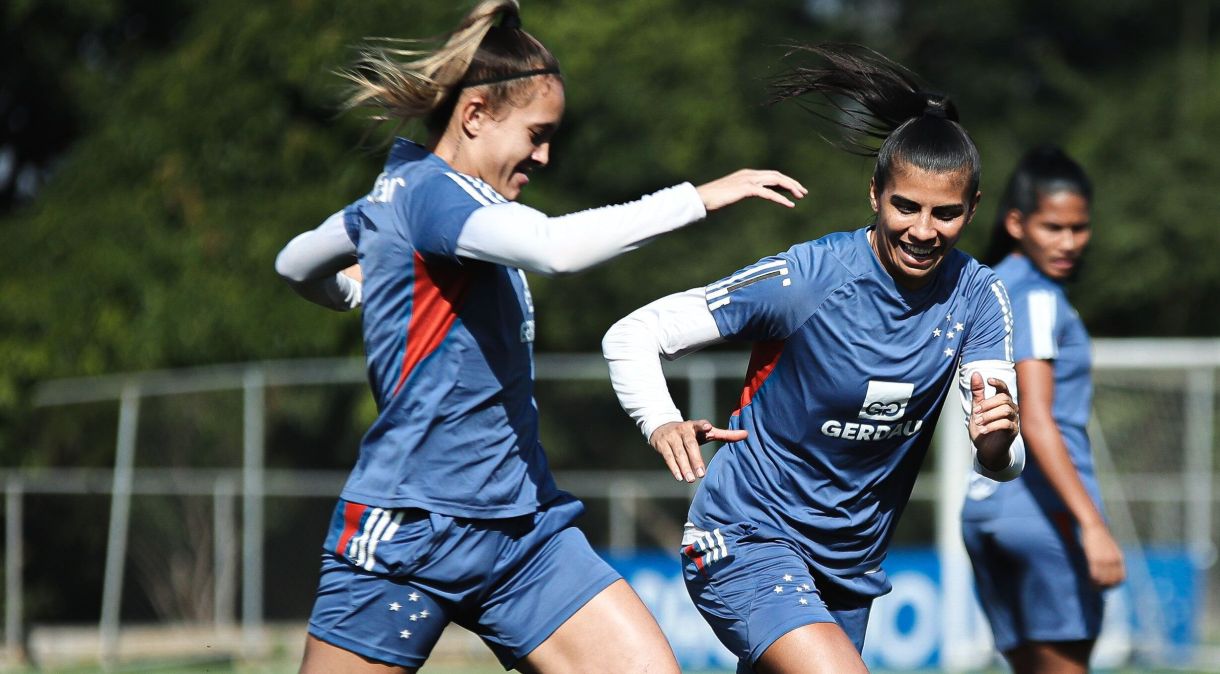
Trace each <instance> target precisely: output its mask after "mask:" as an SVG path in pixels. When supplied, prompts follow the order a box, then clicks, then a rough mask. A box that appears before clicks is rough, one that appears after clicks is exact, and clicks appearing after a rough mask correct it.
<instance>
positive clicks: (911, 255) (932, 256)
mask: <svg viewBox="0 0 1220 674" xmlns="http://www.w3.org/2000/svg"><path fill="white" fill-rule="evenodd" d="M898 248H899V250H901V251H902V252H903V254H904V257H906V258H907V260H908V264H910V265H911V266H913V267H918V268H927V267H929V266H931V265H932V264H933V263H934V262H935V261H936V257H937V252H938V251H939V250H940V246H918V245H915V244H913V243H907V242H905V241H899V242H898Z"/></svg>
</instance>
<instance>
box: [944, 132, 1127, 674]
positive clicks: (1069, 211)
mask: <svg viewBox="0 0 1220 674" xmlns="http://www.w3.org/2000/svg"><path fill="white" fill-rule="evenodd" d="M1092 194H1093V190H1092V186H1091V185H1090V184H1089V179H1088V177H1087V176H1086V175H1085V172H1084V170H1083V169H1081V168H1080V166H1079V165H1078V164H1077V163H1076V162H1075V161H1072V159H1071V158H1069V157H1068V156H1067V155H1066V154H1064V153H1063V151H1062V150H1060V149H1058V148H1054V147H1044V148H1039V149H1035V150H1033V151H1031V152H1029V153H1028V154H1026V155H1025V157H1023V158H1022V159H1021V162H1020V163H1019V164H1017V168H1016V170H1015V171H1014V172H1013V175H1012V178H1010V179H1009V181H1008V188H1007V190H1006V191H1005V193H1004V199H1003V201H1002V202H1001V203H1000V208H999V210H998V211H997V213H996V220H995V227H994V230H993V231H992V238H991V244H990V248H989V251H988V254H987V262H988V263H989V264H992V265H994V266H995V271H996V274H997V275H999V277H1000V278H1001V279H1003V281H1004V284H1005V285H1006V286H1007V287H1008V292H1009V297H1010V298H1011V299H1012V307H1013V317H1014V322H1013V343H1014V356H1015V360H1016V370H1017V390H1018V395H1019V397H1020V399H1021V416H1022V419H1023V421H1024V425H1023V426H1022V428H1021V438H1022V439H1023V440H1024V445H1025V447H1026V448H1027V451H1028V452H1029V454H1030V455H1031V456H1032V457H1033V458H1034V461H1033V463H1032V464H1031V465H1030V466H1029V468H1028V469H1027V470H1026V471H1025V473H1024V474H1023V475H1022V476H1021V478H1020V479H1018V480H1013V481H1012V482H1009V483H1006V484H996V483H994V482H991V481H990V480H984V479H975V480H973V482H972V484H971V488H970V490H969V492H968V498H967V499H966V504H965V506H964V508H963V511H962V532H963V535H964V536H965V539H966V548H967V550H968V551H969V553H970V559H971V561H972V563H973V565H974V576H975V582H976V583H977V586H978V592H979V598H980V599H981V600H982V604H983V610H984V612H986V614H987V619H988V620H989V621H990V622H991V630H992V632H993V633H994V635H995V643H996V647H997V648H998V649H999V650H1000V652H1002V653H1003V654H1004V657H1005V658H1007V659H1008V662H1009V663H1010V664H1011V665H1012V668H1013V671H1015V672H1016V673H1017V674H1049V673H1051V672H1055V673H1062V674H1071V673H1072V672H1086V671H1088V666H1089V653H1090V652H1091V651H1092V649H1093V642H1094V640H1096V638H1097V633H1098V631H1099V630H1100V629H1101V617H1102V598H1101V589H1102V588H1107V587H1111V586H1113V585H1116V584H1118V583H1119V582H1121V581H1122V579H1123V575H1124V571H1123V556H1122V552H1121V551H1120V550H1119V547H1118V544H1116V543H1115V542H1114V537H1113V536H1111V535H1110V530H1109V529H1108V528H1107V527H1106V523H1105V519H1104V517H1103V515H1102V507H1101V495H1100V493H1099V492H1098V488H1097V478H1096V477H1095V476H1094V474H1093V457H1092V454H1091V452H1090V450H1089V436H1088V433H1087V432H1086V426H1087V425H1088V421H1089V410H1090V406H1091V404H1092V397H1093V391H1092V383H1091V380H1090V377H1089V368H1090V357H1089V335H1088V333H1087V332H1086V331H1085V328H1084V323H1082V322H1081V320H1080V317H1079V316H1077V315H1076V312H1075V310H1073V309H1072V305H1071V304H1069V303H1068V301H1067V295H1066V294H1065V293H1064V291H1063V283H1064V282H1065V281H1067V280H1068V279H1069V278H1071V276H1072V274H1073V273H1074V272H1075V271H1076V268H1077V267H1078V266H1079V264H1080V256H1081V254H1082V253H1083V252H1084V249H1085V246H1087V245H1088V242H1089V237H1090V236H1091V229H1090V222H1089V204H1090V202H1091V200H1092ZM997 263H998V264H997Z"/></svg>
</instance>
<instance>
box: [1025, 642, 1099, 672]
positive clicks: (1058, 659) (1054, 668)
mask: <svg viewBox="0 0 1220 674" xmlns="http://www.w3.org/2000/svg"><path fill="white" fill-rule="evenodd" d="M1092 652H1093V642H1092V641H1034V642H1028V643H1024V644H1022V645H1020V646H1018V647H1016V648H1014V649H1012V650H1011V651H1005V652H1004V657H1005V658H1006V659H1007V660H1008V664H1010V665H1012V671H1013V673H1014V674H1086V673H1087V672H1088V671H1089V654H1090V653H1092Z"/></svg>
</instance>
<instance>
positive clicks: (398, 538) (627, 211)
mask: <svg viewBox="0 0 1220 674" xmlns="http://www.w3.org/2000/svg"><path fill="white" fill-rule="evenodd" d="M520 25H521V24H520V18H519V15H518V6H517V3H516V2H515V1H513V0H491V1H487V2H482V3H480V4H479V5H478V6H477V7H476V8H475V9H474V10H473V11H472V12H471V13H470V14H469V15H468V16H467V17H466V19H465V20H464V21H463V22H462V24H461V25H460V26H459V27H458V29H457V30H456V31H455V32H454V33H453V34H452V35H451V36H450V37H449V39H448V41H447V42H446V43H445V45H444V46H443V47H441V48H440V49H439V50H437V51H435V52H433V53H421V52H414V51H407V50H401V49H394V48H387V47H385V46H384V45H383V46H381V47H376V46H374V47H370V48H368V49H366V50H365V52H364V54H363V56H362V59H361V61H360V62H359V63H358V64H357V65H356V66H355V67H353V68H352V69H350V70H349V71H347V73H346V75H347V77H348V79H349V80H351V81H352V83H353V84H354V85H355V86H354V88H353V93H352V95H351V97H350V99H349V101H348V103H349V105H350V106H351V107H353V108H369V109H372V110H374V111H375V113H374V117H375V118H376V119H377V120H379V121H382V122H388V123H392V124H401V123H404V122H406V121H410V120H421V121H422V122H423V124H424V127H425V129H426V130H427V132H428V139H427V142H426V144H425V145H422V146H421V145H416V144H414V143H412V142H409V141H406V140H403V139H399V140H397V141H396V142H395V144H394V146H393V148H392V149H391V150H390V156H389V159H388V160H387V161H386V165H385V170H384V171H383V173H382V174H381V176H380V177H379V178H378V179H377V181H376V183H375V185H374V186H373V189H372V190H371V191H370V192H369V194H368V195H367V196H365V197H362V198H360V199H358V200H357V201H355V202H354V203H352V204H351V205H350V206H348V207H347V208H345V209H343V210H342V211H340V212H338V213H336V214H335V215H333V216H332V217H331V218H329V219H328V220H327V221H326V222H324V223H323V224H322V225H321V226H320V227H318V228H317V229H315V230H312V231H310V232H306V233H305V234H302V235H301V236H298V237H297V238H295V239H293V240H292V241H291V242H290V243H289V244H288V245H287V246H286V247H285V248H284V250H283V251H281V253H280V256H279V258H278V259H277V260H276V268H277V270H278V271H279V272H280V273H281V275H283V276H284V277H285V278H286V279H287V280H288V281H289V282H290V284H291V285H292V286H293V288H294V289H296V290H297V291H298V292H299V293H300V294H302V295H304V296H305V297H306V298H308V299H310V300H313V301H315V302H318V303H320V304H323V305H326V306H329V307H332V308H336V309H349V308H352V307H355V306H358V305H361V304H363V306H364V312H363V328H364V339H365V351H366V354H367V359H368V374H369V381H370V384H371V385H372V389H373V393H374V396H375V398H376V401H377V405H378V410H379V415H378V417H377V420H376V421H375V422H374V423H373V425H372V427H371V428H370V429H369V431H368V433H367V434H366V435H365V437H364V439H363V441H362V443H361V448H360V458H359V460H358V462H357V465H356V467H355V469H354V471H353V472H352V475H351V477H350V478H349V480H348V482H347V485H346V486H345V488H344V490H343V492H342V494H341V495H340V500H339V504H338V506H337V507H336V509H335V512H334V516H333V518H332V520H331V527H330V530H329V533H328V536H327V538H326V542H325V545H324V554H323V561H322V574H321V581H320V585H319V590H318V596H317V601H316V604H315V606H314V610H313V614H312V616H311V618H310V623H309V638H308V641H307V646H306V651H305V658H304V662H303V663H302V666H301V671H302V672H307V673H310V674H314V673H321V672H413V671H415V670H416V669H417V668H418V667H420V666H421V665H422V664H423V663H424V661H425V660H426V659H427V657H428V654H429V652H430V651H431V649H432V647H433V646H434V645H435V643H436V641H437V639H438V638H439V637H440V634H441V631H442V629H443V628H444V627H445V626H446V625H447V624H448V623H450V622H454V623H457V624H459V625H461V626H463V627H465V628H467V629H469V630H471V631H473V632H475V633H476V634H478V635H479V636H480V637H482V638H483V640H484V641H485V642H486V643H487V644H488V646H490V647H491V649H492V650H493V651H494V652H495V653H496V655H497V657H499V659H500V661H501V662H502V663H503V664H504V666H505V667H506V668H513V667H515V668H517V669H520V670H522V671H527V672H542V673H551V672H554V673H559V672H563V673H569V672H607V673H609V672H615V673H618V672H645V671H647V672H677V671H678V666H677V663H676V662H675V659H674V656H673V653H672V652H671V651H670V648H669V645H668V643H667V642H666V640H665V637H664V636H663V635H662V634H661V631H660V629H659V628H658V627H657V624H656V622H655V621H654V620H653V618H652V616H651V615H650V614H649V613H648V610H647V609H646V608H645V607H644V605H643V604H642V603H641V602H640V600H639V598H638V597H637V596H636V595H635V593H634V592H632V590H631V588H630V587H629V586H628V585H627V583H626V582H625V581H623V579H622V578H621V577H620V576H619V575H618V574H617V573H615V572H614V571H613V570H612V569H611V568H610V567H609V566H608V565H607V564H606V563H605V562H604V561H602V560H601V559H600V558H598V557H597V555H596V554H594V552H593V550H592V549H591V548H590V546H589V543H588V541H586V540H585V537H584V535H583V534H582V533H581V532H580V530H579V529H577V528H576V527H575V526H574V525H573V522H574V520H575V519H576V518H577V517H578V516H579V515H580V514H581V512H582V511H583V506H582V505H581V503H580V502H579V501H577V500H576V499H575V498H573V497H572V496H571V495H569V494H567V493H565V492H562V491H560V490H559V489H557V488H556V486H555V483H554V480H553V479H552V477H551V473H550V470H549V469H548V467H547V462H546V456H545V454H544V453H543V450H542V446H541V445H540V443H539V440H538V411H537V408H536V406H535V405H534V401H533V383H534V382H533V348H532V347H533V339H534V307H533V302H532V301H531V299H530V294H529V288H528V286H527V284H526V278H525V274H524V273H523V272H534V273H541V274H552V275H554V274H564V273H571V272H576V271H580V270H583V269H585V268H588V267H590V266H592V265H594V264H597V263H599V262H602V261H605V260H608V259H610V258H612V257H614V256H616V255H619V254H621V253H623V252H626V251H629V250H633V249H635V248H637V247H639V246H641V245H643V244H644V243H645V242H647V241H648V240H650V239H652V238H654V237H656V236H658V235H660V234H663V233H665V232H668V231H671V230H674V229H677V228H680V227H683V226H685V225H688V224H691V223H693V222H696V221H698V220H700V219H702V218H703V217H704V215H705V214H706V213H707V211H711V210H716V209H718V208H721V207H723V206H727V205H729V204H732V203H734V202H737V201H740V200H742V199H745V198H747V197H759V198H764V199H768V200H771V201H775V202H778V203H780V204H783V205H786V206H792V205H793V204H792V202H791V201H790V200H789V199H788V198H787V197H785V196H783V195H781V194H780V193H779V192H778V191H777V189H783V190H785V191H787V192H789V193H791V195H792V196H793V197H795V198H799V197H801V196H803V195H804V194H805V189H804V188H803V187H801V186H800V184H798V183H797V182H796V181H794V180H792V179H790V178H788V177H787V176H784V175H782V174H779V173H776V172H774V171H751V170H745V171H738V172H737V173H734V174H732V175H730V176H727V177H725V178H721V179H719V180H716V181H713V182H711V183H707V184H704V185H701V186H699V187H694V186H692V185H691V184H690V183H684V184H681V185H677V186H674V187H670V188H668V189H664V190H661V191H659V192H656V193H654V194H650V195H648V196H645V197H643V198H641V199H639V200H637V201H634V202H630V203H626V204H622V205H618V206H609V207H604V208H599V209H594V210H590V211H583V212H580V213H573V214H571V215H567V216H563V217H559V218H550V217H547V216H546V215H544V214H542V213H540V212H538V211H535V210H533V209H531V208H528V207H526V206H523V205H520V204H517V203H514V200H515V199H516V198H517V197H518V195H519V194H520V193H521V189H522V188H523V187H524V186H525V185H526V184H528V183H529V180H530V175H531V174H532V172H533V171H534V170H535V169H538V168H541V167H543V166H545V165H546V164H547V161H548V159H549V153H550V144H551V137H552V135H553V134H554V133H555V130H556V128H557V127H558V126H559V122H560V118H561V116H562V114H563V108H564V83H563V79H562V77H561V75H560V71H559V64H558V62H557V61H556V59H555V57H554V56H552V55H551V53H550V52H549V51H547V49H546V48H545V47H544V46H543V45H542V44H540V43H539V42H538V41H537V40H536V39H534V38H533V37H532V36H530V35H529V34H528V33H526V32H525V31H523V30H522V29H521V27H520ZM391 44H392V43H391ZM357 262H358V263H359V265H360V270H361V273H362V277H363V280H362V282H361V281H357V280H355V279H354V278H353V277H351V276H348V275H346V274H344V273H341V270H343V269H344V268H346V267H348V266H350V265H352V264H353V263H357Z"/></svg>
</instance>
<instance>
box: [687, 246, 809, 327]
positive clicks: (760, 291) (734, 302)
mask: <svg viewBox="0 0 1220 674" xmlns="http://www.w3.org/2000/svg"><path fill="white" fill-rule="evenodd" d="M804 271H805V270H804V269H803V268H802V267H801V265H800V261H799V260H798V259H797V258H796V256H794V255H791V254H790V252H789V253H784V254H780V255H775V256H772V257H766V258H763V259H762V260H759V261H758V262H757V263H755V264H752V265H750V266H748V267H746V268H744V269H742V270H740V271H738V272H736V273H734V274H731V275H729V276H727V277H725V278H723V279H721V280H719V281H716V282H715V283H712V284H709V285H708V286H707V287H706V288H705V289H704V293H705V300H706V302H707V308H708V310H709V311H710V312H711V314H712V318H714V319H715V321H716V326H717V327H718V329H719V331H720V334H721V335H722V336H723V337H724V338H725V339H730V340H742V341H754V342H758V341H767V340H775V339H786V338H787V337H788V336H789V335H791V334H792V333H793V331H795V330H796V329H797V328H798V327H799V326H800V325H801V324H802V323H804V322H805V321H806V320H808V318H809V313H810V312H809V305H810V302H809V297H810V295H811V293H812V292H813V290H814V289H813V288H811V287H810V285H811V284H810V283H809V281H807V280H806V274H805V273H803V272H804Z"/></svg>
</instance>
